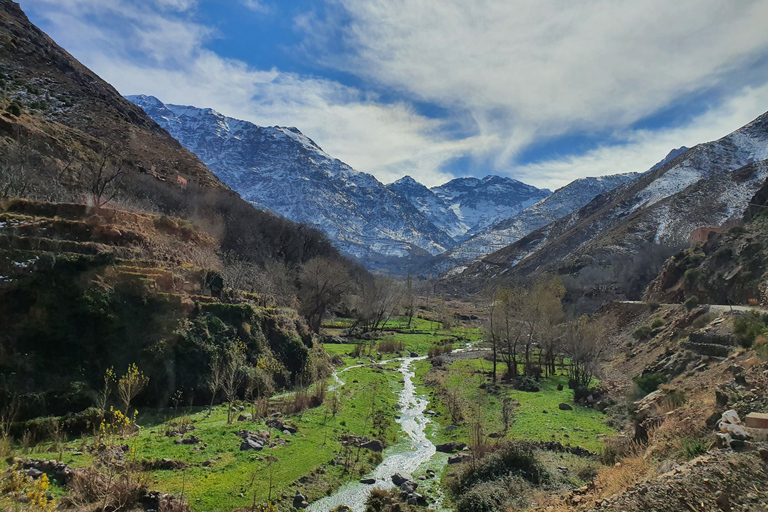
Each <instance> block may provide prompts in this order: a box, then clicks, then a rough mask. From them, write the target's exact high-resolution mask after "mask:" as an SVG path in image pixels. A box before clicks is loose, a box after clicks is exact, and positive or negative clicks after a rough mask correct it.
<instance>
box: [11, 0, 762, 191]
mask: <svg viewBox="0 0 768 512" xmlns="http://www.w3.org/2000/svg"><path fill="white" fill-rule="evenodd" d="M240 1H241V2H242V4H243V5H245V6H247V7H250V8H252V9H253V10H255V11H256V12H260V13H265V12H266V11H265V9H266V10H269V9H270V6H268V5H267V4H266V3H265V2H263V1H258V0H240ZM328 1H330V2H333V3H334V5H335V6H336V8H337V9H338V8H341V9H342V10H343V19H344V21H343V23H342V22H341V21H340V18H336V17H334V12H335V11H334V10H331V11H330V16H328V17H326V18H323V17H316V16H313V15H312V13H305V14H304V15H301V16H299V17H297V19H296V20H295V21H296V23H295V26H296V28H297V30H301V31H304V32H306V33H307V34H308V38H309V39H308V40H307V41H306V42H305V44H304V46H303V49H304V50H305V51H310V52H313V53H312V55H313V56H314V57H315V58H317V59H320V60H321V64H325V65H332V66H334V67H336V68H340V69H342V70H344V71H347V72H350V73H353V74H356V75H358V76H360V77H362V78H363V79H364V85H363V86H361V88H359V89H358V88H353V87H347V86H344V85H342V84H340V83H338V82H336V81H332V80H327V79H323V78H318V77H312V76H300V75H296V74H291V73H286V72H284V71H281V70H279V69H270V70H260V69H254V68H252V67H249V66H248V65H247V64H246V63H244V62H242V61H237V60H230V59H225V58H222V57H221V56H219V55H217V54H215V53H213V52H211V51H209V50H208V49H206V46H205V45H206V43H207V42H208V41H209V40H210V39H211V38H214V37H218V36H219V34H218V33H217V32H216V31H215V30H214V29H212V28H211V27H209V26H205V25H202V24H201V23H200V22H199V21H198V19H199V18H197V17H196V16H194V14H195V10H196V8H197V5H198V1H197V0H135V1H134V0H110V1H108V2H105V1H103V0H22V3H23V7H25V8H26V7H27V6H33V7H36V12H37V14H38V15H39V16H41V17H44V18H46V19H47V20H48V26H47V27H46V28H47V29H48V30H49V31H51V32H52V34H51V35H53V36H54V38H55V39H56V40H57V41H58V42H59V43H60V44H62V46H64V47H65V48H66V49H67V50H68V51H70V52H71V53H72V54H73V55H75V56H76V57H77V58H79V59H81V60H82V61H83V62H84V64H86V65H88V66H89V67H91V68H92V69H93V70H94V71H96V72H97V73H99V74H100V75H101V76H102V77H103V78H104V79H106V80H107V81H109V82H110V83H112V84H113V85H114V86H115V87H116V88H117V89H118V90H119V91H120V92H122V93H123V94H139V93H144V94H153V95H155V96H157V97H159V98H160V99H161V100H163V101H166V102H169V103H181V104H190V105H195V106H200V107H212V108H215V109H216V110H219V111H220V112H222V113H223V114H226V115H229V116H231V117H236V118H240V119H247V120H250V121H253V122H255V123H257V124H261V125H275V124H277V125H288V126H297V127H298V128H299V129H301V130H302V131H303V132H304V133H305V134H307V135H308V136H309V137H311V138H312V139H314V140H315V141H316V142H317V143H318V144H319V145H320V146H322V147H323V149H325V150H326V151H327V152H328V153H329V154H331V155H333V156H334V157H337V158H340V159H341V160H343V161H345V162H347V163H349V164H350V165H352V166H353V167H355V168H357V169H359V170H361V171H366V172H370V173H373V174H374V175H375V176H376V177H377V178H379V179H380V180H382V181H384V182H389V181H393V180H395V179H397V178H399V177H401V176H402V175H404V174H410V175H411V176H414V177H415V178H417V179H419V180H420V181H422V182H423V183H425V184H426V185H430V186H431V185H437V184H440V183H442V182H444V181H446V180H448V179H451V178H452V177H453V176H451V175H450V174H448V173H447V172H445V171H443V170H441V169H444V168H445V166H446V163H447V162H450V161H452V160H453V159H456V158H459V157H467V156H469V157H473V158H474V159H475V160H476V161H477V162H490V164H489V166H488V167H487V168H486V171H487V172H495V173H498V174H508V175H511V176H513V177H516V178H518V179H521V180H523V181H527V182H530V183H532V184H535V185H538V186H546V187H549V188H556V187H557V186H561V185H564V184H566V183H567V182H569V181H570V180H572V179H574V178H577V177H581V176H586V175H601V174H610V173H615V172H627V171H642V170H645V169H647V168H648V167H650V166H651V165H653V164H654V163H656V162H657V161H658V160H659V159H661V158H662V157H663V156H664V155H665V154H666V153H667V152H668V151H669V150H670V149H672V148H673V147H679V146H680V145H683V144H685V145H689V146H690V145H693V144H696V143H698V142H705V141H707V140H711V139H715V138H718V137H720V136H722V135H724V134H725V133H726V132H728V131H730V130H733V129H735V128H738V127H739V126H741V124H744V122H747V121H749V120H750V119H752V118H754V117H755V116H756V115H758V114H759V113H762V112H763V111H765V110H766V107H768V94H766V92H765V87H758V88H755V89H742V88H741V85H738V83H739V82H738V77H739V74H740V73H742V72H743V71H744V70H745V69H746V68H748V67H749V66H750V64H751V63H754V62H756V61H755V59H756V58H757V57H758V56H760V55H761V54H762V55H764V54H765V51H766V48H768V31H765V30H763V27H762V20H764V19H768V1H766V0H763V1H758V0H753V1H749V2H747V1H745V2H741V3H739V4H738V6H735V5H733V4H723V3H721V2H715V1H714V0H699V1H696V2H693V0H685V1H681V2H667V1H664V0H648V1H647V2H632V1H629V0H621V1H620V0H610V1H609V0H595V1H592V2H586V3H585V2H559V1H554V0H539V1H535V2H534V1H529V2H528V1H526V2H523V1H518V2H514V3H513V2H510V1H507V0H478V1H477V2H473V3H467V2H465V1H463V0H419V1H416V2H405V1H404V0H366V1H361V0H328ZM321 19H322V21H319V20H321ZM338 37H341V40H342V41H344V42H345V44H346V47H347V48H348V52H346V53H343V54H329V53H328V52H329V50H328V48H333V47H338V44H335V45H333V44H326V43H328V42H329V41H330V38H338ZM726 82H733V84H736V85H732V86H731V88H734V87H735V89H736V90H737V91H740V92H738V93H734V95H733V97H732V98H731V99H730V100H729V101H723V100H722V98H721V99H720V100H718V101H720V103H719V104H720V106H715V107H713V108H712V109H711V110H710V111H709V112H707V113H705V114H702V115H700V116H699V117H698V118H695V119H693V120H692V121H691V122H689V123H687V124H686V126H682V127H677V128H674V129H665V130H656V131H631V130H627V128H626V127H627V126H628V125H629V124H631V123H633V122H635V121H637V120H639V119H642V118H644V117H646V116H648V115H650V114H653V113H656V112H658V111H659V110H660V109H663V108H665V107H667V106H669V105H670V104H671V103H673V102H675V101H676V100H679V99H680V98H681V97H684V96H686V95H687V94H690V93H692V92H697V91H700V90H702V89H707V88H712V89H717V90H725V89H726V88H725V87H724V84H725V83H726ZM392 90H394V91H395V93H397V94H399V97H400V98H402V99H401V101H399V102H394V103H392V102H386V103H385V102H383V101H382V100H381V99H380V97H379V96H377V94H376V93H375V92H371V91H388V92H389V91H392ZM723 94H725V93H723ZM723 97H725V96H723ZM417 100H418V101H426V102H429V103H433V104H435V105H438V106H440V107H442V108H444V109H445V111H446V112H448V114H447V116H446V118H445V119H444V120H437V119H432V118H429V117H425V116H423V115H420V114H419V113H417V112H416V111H414V109H413V108H412V107H411V103H409V102H410V101H417ZM457 126H459V127H460V129H459V130H457V129H456V127H457ZM590 130H594V131H601V132H605V131H606V130H607V131H611V130H613V131H614V133H615V135H614V137H613V138H612V140H611V144H612V145H607V144H606V145H604V146H601V147H599V148H598V149H596V150H594V151H590V152H588V153H587V154H584V155H581V156H567V157H563V158H557V159H554V160H551V161H547V162H542V163H537V164H532V165H525V166H520V165H515V155H516V154H517V153H518V152H519V151H520V150H521V149H523V148H525V147H527V146H529V145H530V144H532V143H537V142H540V141H541V140H543V139H546V138H547V137H554V136H557V135H561V134H569V133H574V132H579V131H581V133H583V132H584V131H586V132H587V133H589V132H590ZM457 132H460V133H464V134H469V135H468V136H464V137H456V136H455V135H454V134H455V133H457Z"/></svg>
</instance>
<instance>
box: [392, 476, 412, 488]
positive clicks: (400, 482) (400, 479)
mask: <svg viewBox="0 0 768 512" xmlns="http://www.w3.org/2000/svg"><path fill="white" fill-rule="evenodd" d="M407 481H408V479H407V478H405V477H404V476H403V475H401V474H400V473H395V474H394V475H392V483H393V484H395V485H396V486H398V487H400V486H401V485H403V483H405V482H407Z"/></svg>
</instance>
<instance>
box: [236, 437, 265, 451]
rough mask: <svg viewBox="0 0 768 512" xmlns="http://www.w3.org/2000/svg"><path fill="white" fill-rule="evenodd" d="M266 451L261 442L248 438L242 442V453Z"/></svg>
mask: <svg viewBox="0 0 768 512" xmlns="http://www.w3.org/2000/svg"><path fill="white" fill-rule="evenodd" d="M262 449H264V445H263V444H262V443H260V442H259V441H256V440H255V439H251V438H248V439H246V440H245V441H243V442H242V444H241V445H240V451H246V450H256V451H259V450H262Z"/></svg>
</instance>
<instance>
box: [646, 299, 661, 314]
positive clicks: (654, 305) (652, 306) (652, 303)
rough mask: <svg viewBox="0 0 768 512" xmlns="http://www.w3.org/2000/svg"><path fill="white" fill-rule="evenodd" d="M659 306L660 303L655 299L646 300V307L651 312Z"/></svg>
mask: <svg viewBox="0 0 768 512" xmlns="http://www.w3.org/2000/svg"><path fill="white" fill-rule="evenodd" d="M660 307H661V304H659V303H658V302H656V301H655V300H652V301H649V302H648V309H649V310H650V311H651V313H653V312H654V311H656V310H658V309H659V308H660Z"/></svg>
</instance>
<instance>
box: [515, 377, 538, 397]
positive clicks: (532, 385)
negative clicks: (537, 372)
mask: <svg viewBox="0 0 768 512" xmlns="http://www.w3.org/2000/svg"><path fill="white" fill-rule="evenodd" d="M515 388H516V389H518V390H520V391H526V392H528V393H535V392H537V391H539V390H540V389H541V387H540V386H539V383H538V382H537V381H536V379H535V378H533V377H531V376H530V375H525V376H523V377H520V378H519V379H518V380H517V384H516V385H515Z"/></svg>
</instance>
